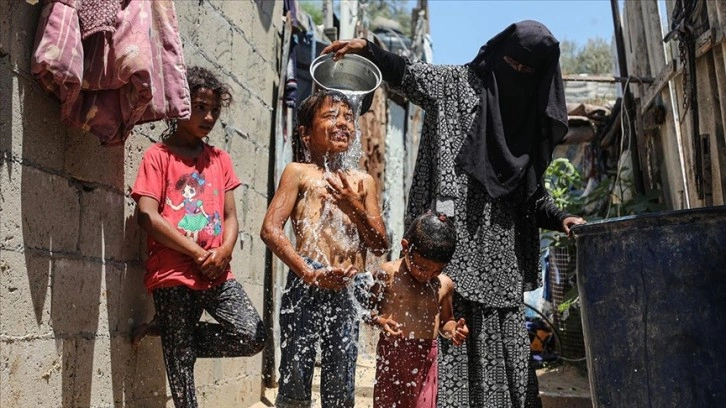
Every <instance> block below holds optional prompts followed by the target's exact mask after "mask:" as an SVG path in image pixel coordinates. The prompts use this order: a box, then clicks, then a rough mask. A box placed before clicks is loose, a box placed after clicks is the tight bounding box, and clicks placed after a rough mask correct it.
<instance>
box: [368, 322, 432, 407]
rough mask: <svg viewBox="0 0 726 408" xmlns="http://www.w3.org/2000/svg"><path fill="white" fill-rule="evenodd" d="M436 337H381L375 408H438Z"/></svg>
mask: <svg viewBox="0 0 726 408" xmlns="http://www.w3.org/2000/svg"><path fill="white" fill-rule="evenodd" d="M437 354H438V345H437V343H436V340H435V339H405V338H400V337H390V336H387V335H385V334H382V333H381V335H380V337H379V338H378V348H377V356H376V360H377V361H376V385H375V388H374V390H373V407H374V408H392V407H396V408H436V396H437V388H438V382H439V381H438V366H437V363H436V356H437Z"/></svg>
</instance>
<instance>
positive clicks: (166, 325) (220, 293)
mask: <svg viewBox="0 0 726 408" xmlns="http://www.w3.org/2000/svg"><path fill="white" fill-rule="evenodd" d="M153 296H154V305H155V306H156V315H157V319H158V322H159V328H160V329H161V347H162V349H163V351H164V362H165V363H166V374H167V377H168V378H169V388H170V389H171V395H172V398H173V399H174V405H175V406H176V407H179V408H181V407H184V408H195V407H197V397H196V391H195V389H194V362H195V361H196V360H197V358H205V357H206V358H209V357H241V356H252V355H254V354H257V353H259V352H260V351H262V348H263V347H264V343H265V327H264V325H263V324H262V320H261V319H260V315H259V313H257V310H255V307H254V306H253V305H252V303H251V302H250V299H249V298H248V297H247V294H246V293H245V291H244V289H242V285H240V284H239V282H237V281H236V280H235V279H230V280H228V281H226V282H224V283H223V284H221V285H219V286H216V287H213V288H211V289H207V290H193V289H190V288H188V287H186V286H175V287H171V288H159V289H155V290H154V292H153ZM203 310H206V311H207V313H209V314H210V315H211V316H212V317H213V318H214V319H215V320H216V321H217V322H219V324H216V323H207V322H200V321H199V318H200V317H201V316H202V311H203Z"/></svg>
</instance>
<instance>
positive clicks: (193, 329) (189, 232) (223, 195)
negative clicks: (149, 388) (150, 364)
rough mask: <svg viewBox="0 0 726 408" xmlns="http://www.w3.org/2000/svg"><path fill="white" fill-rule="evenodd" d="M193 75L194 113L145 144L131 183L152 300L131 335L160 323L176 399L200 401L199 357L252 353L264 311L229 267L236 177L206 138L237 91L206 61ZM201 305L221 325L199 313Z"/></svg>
mask: <svg viewBox="0 0 726 408" xmlns="http://www.w3.org/2000/svg"><path fill="white" fill-rule="evenodd" d="M187 79H188V81H189V89H190V93H191V103H192V113H191V117H190V118H189V119H188V120H178V121H176V122H175V123H171V124H170V127H169V131H168V132H167V135H165V136H164V137H163V138H162V139H163V140H162V142H160V143H157V144H155V145H153V146H151V147H150V148H149V149H148V150H147V151H146V153H145V154H144V158H143V160H142V162H141V166H140V168H139V173H138V176H137V178H136V182H135V184H134V187H133V191H132V197H133V198H134V200H136V201H137V203H138V205H137V211H138V222H139V225H140V226H141V227H142V228H143V229H144V230H146V232H147V235H148V242H147V246H148V255H149V256H148V260H147V262H146V275H145V277H144V283H145V285H146V288H147V289H148V290H149V292H151V293H152V295H153V297H154V305H155V307H156V316H155V318H154V321H153V322H152V324H150V325H149V324H147V325H143V328H142V330H141V332H140V333H136V335H135V338H134V341H135V342H138V341H140V339H141V338H142V337H143V335H144V334H147V332H149V334H150V333H153V332H155V331H159V333H160V335H161V346H162V350H163V352H164V362H165V363H166V373H167V377H168V379H169V387H170V388H171V393H172V398H173V400H174V405H175V406H176V407H185V408H189V407H196V406H197V399H196V393H195V389H194V362H195V361H196V359H197V358H199V357H236V356H251V355H254V354H257V353H259V352H260V351H261V350H262V348H263V347H264V341H265V328H264V326H263V324H262V320H261V319H260V316H259V314H258V313H257V311H256V310H255V308H254V306H253V305H252V303H251V302H250V300H249V298H248V297H247V294H246V293H245V291H244V289H242V286H241V285H240V283H239V282H237V280H235V279H234V276H233V275H232V271H231V270H230V267H229V262H230V260H231V258H232V250H233V248H234V245H235V242H236V241H237V234H238V228H239V226H238V224H237V212H236V207H235V198H234V189H235V188H237V187H238V186H239V185H240V182H239V180H238V179H237V176H236V175H235V173H234V169H233V167H232V162H231V160H230V157H229V155H228V154H227V153H226V152H225V151H223V150H220V149H218V148H216V147H212V146H210V145H208V144H206V143H205V142H204V141H203V139H204V138H205V137H207V135H208V134H209V132H210V131H211V130H212V128H213V127H214V124H215V123H216V122H217V119H218V118H219V113H220V109H221V107H222V106H228V105H229V103H230V102H231V101H232V97H231V94H230V92H229V89H228V88H227V86H226V85H224V84H222V83H221V82H219V80H217V78H216V77H215V76H214V75H213V74H212V73H211V72H209V71H208V70H206V69H204V68H199V67H192V68H189V69H188V71H187ZM203 310H206V311H207V312H208V313H209V314H210V315H211V316H212V317H214V319H215V320H216V321H217V322H218V324H216V323H205V322H200V320H199V319H200V317H201V316H202V311H203Z"/></svg>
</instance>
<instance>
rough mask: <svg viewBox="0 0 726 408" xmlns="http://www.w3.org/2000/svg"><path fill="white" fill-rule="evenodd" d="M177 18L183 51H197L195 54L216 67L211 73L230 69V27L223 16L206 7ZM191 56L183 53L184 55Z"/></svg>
mask: <svg viewBox="0 0 726 408" xmlns="http://www.w3.org/2000/svg"><path fill="white" fill-rule="evenodd" d="M177 4H179V3H177ZM178 16H179V19H180V22H181V24H180V25H179V35H180V36H181V38H182V42H183V43H184V48H185V51H186V49H187V48H188V47H194V48H195V49H197V50H198V52H197V54H199V55H200V56H202V57H203V58H204V59H206V60H207V61H208V64H211V65H213V66H215V67H216V69H214V70H213V71H219V70H221V71H224V70H228V69H230V68H231V67H232V65H231V62H232V49H231V47H230V44H231V40H232V27H231V26H230V24H229V22H228V21H227V20H226V19H225V18H224V17H223V16H221V15H220V14H219V13H218V12H217V11H216V10H214V9H212V8H211V7H207V6H201V7H198V8H196V10H193V11H192V10H190V14H188V15H184V16H181V15H179V14H178ZM191 54H192V53H187V52H185V55H191Z"/></svg>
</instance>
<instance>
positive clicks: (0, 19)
mask: <svg viewBox="0 0 726 408" xmlns="http://www.w3.org/2000/svg"><path fill="white" fill-rule="evenodd" d="M14 4H15V2H12V1H0V58H4V57H5V56H7V55H8V54H10V42H11V41H12V37H11V35H12V30H11V29H10V28H11V27H10V22H11V16H12V15H13V14H12V11H13V5H14ZM4 95H9V94H4Z"/></svg>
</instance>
